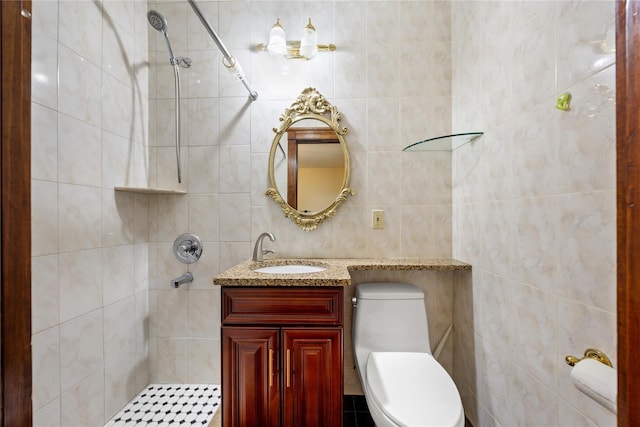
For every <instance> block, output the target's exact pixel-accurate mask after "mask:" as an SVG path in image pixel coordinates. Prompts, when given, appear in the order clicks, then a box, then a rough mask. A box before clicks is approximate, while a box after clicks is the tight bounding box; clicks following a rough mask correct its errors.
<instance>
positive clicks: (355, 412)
mask: <svg viewBox="0 0 640 427" xmlns="http://www.w3.org/2000/svg"><path fill="white" fill-rule="evenodd" d="M342 419H343V421H344V425H343V427H375V423H374V422H373V418H371V414H370V413H369V408H368V407H367V401H366V400H365V398H364V396H357V395H345V396H344V411H343V415H342ZM464 421H465V424H464V425H465V427H473V424H471V422H469V420H468V419H467V418H466V417H465V420H464Z"/></svg>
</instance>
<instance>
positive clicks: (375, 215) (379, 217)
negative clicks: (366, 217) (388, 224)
mask: <svg viewBox="0 0 640 427" xmlns="http://www.w3.org/2000/svg"><path fill="white" fill-rule="evenodd" d="M371 228H373V229H374V230H381V229H383V228H384V211H383V210H379V209H374V210H372V211H371Z"/></svg>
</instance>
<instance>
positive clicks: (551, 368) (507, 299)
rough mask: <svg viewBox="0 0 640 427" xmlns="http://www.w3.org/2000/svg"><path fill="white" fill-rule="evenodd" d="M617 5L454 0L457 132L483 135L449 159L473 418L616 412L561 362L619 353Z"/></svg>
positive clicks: (599, 421) (551, 418) (596, 416)
mask: <svg viewBox="0 0 640 427" xmlns="http://www.w3.org/2000/svg"><path fill="white" fill-rule="evenodd" d="M614 6H615V5H614V3H613V2H597V1H574V2H533V1H532V2H518V3H513V2H497V1H492V2H455V3H453V5H452V32H451V34H452V47H453V49H452V58H453V60H452V75H453V77H452V88H453V89H452V94H451V95H452V99H453V105H452V112H453V127H454V129H456V130H463V129H467V130H475V129H480V130H484V132H485V135H484V136H483V137H482V138H481V139H480V140H478V141H477V142H476V143H474V144H473V145H468V146H465V147H463V148H460V149H459V150H456V151H455V152H454V154H453V195H452V198H453V224H454V226H453V255H454V257H456V258H458V259H461V260H464V261H467V262H470V263H471V264H473V269H474V271H473V275H472V278H471V279H470V280H464V281H462V282H460V283H458V284H457V286H456V287H455V299H454V319H455V322H456V326H457V327H456V329H455V344H454V347H455V351H454V367H455V368H454V372H455V379H456V381H457V383H458V385H459V386H460V388H461V391H462V397H463V403H464V405H465V409H466V413H467V416H468V417H469V418H470V419H471V421H472V422H473V423H474V425H475V426H477V427H482V426H493V425H503V426H506V425H509V426H511V425H544V426H566V425H615V422H616V421H615V415H613V414H611V413H609V412H608V411H606V410H605V409H603V408H602V407H600V406H599V405H598V404H596V403H594V402H593V401H591V400H590V399H589V398H588V397H586V396H585V395H583V394H582V393H580V392H579V391H577V389H576V388H575V387H574V386H573V384H572V382H571V380H570V377H569V374H570V368H569V367H568V366H567V365H566V364H565V362H564V357H565V356H566V355H568V354H578V355H580V354H582V352H583V351H584V350H585V348H587V347H592V346H593V347H597V348H600V349H601V350H603V351H604V352H605V353H607V354H608V355H609V356H610V357H611V358H612V359H613V360H615V358H616V324H615V310H616V300H615V283H616V279H615V265H616V263H615V253H616V248H615V169H614V168H615V67H614V66H612V64H614V60H615V56H614V54H613V50H612V43H613V32H614V8H615V7H614ZM565 91H567V92H570V93H571V95H572V102H571V109H570V110H569V111H567V112H562V111H559V110H556V109H555V96H556V95H557V94H560V93H562V92H565ZM614 365H615V362H614Z"/></svg>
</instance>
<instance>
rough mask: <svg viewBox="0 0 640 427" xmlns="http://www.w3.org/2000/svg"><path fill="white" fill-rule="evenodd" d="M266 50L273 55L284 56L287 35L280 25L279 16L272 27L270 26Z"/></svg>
mask: <svg viewBox="0 0 640 427" xmlns="http://www.w3.org/2000/svg"><path fill="white" fill-rule="evenodd" d="M267 50H268V51H269V53H270V54H271V55H274V56H285V55H286V54H287V35H286V34H285V32H284V28H282V25H280V18H278V20H277V21H276V23H275V24H274V25H273V27H271V32H270V33H269V45H268V46H267Z"/></svg>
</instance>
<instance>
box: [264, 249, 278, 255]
mask: <svg viewBox="0 0 640 427" xmlns="http://www.w3.org/2000/svg"><path fill="white" fill-rule="evenodd" d="M275 253H276V251H274V250H272V249H263V250H262V255H266V254H275Z"/></svg>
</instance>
